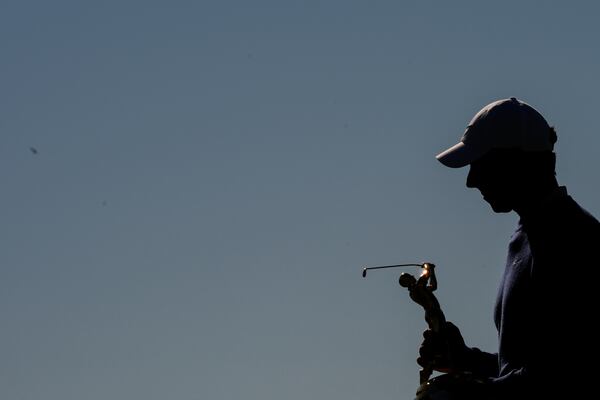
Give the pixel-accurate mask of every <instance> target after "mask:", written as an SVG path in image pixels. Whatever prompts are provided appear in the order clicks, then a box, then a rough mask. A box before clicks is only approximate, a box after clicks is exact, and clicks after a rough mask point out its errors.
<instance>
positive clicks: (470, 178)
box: [467, 167, 478, 188]
mask: <svg viewBox="0 0 600 400" xmlns="http://www.w3.org/2000/svg"><path fill="white" fill-rule="evenodd" d="M477 183H478V179H477V174H476V173H475V172H474V171H473V167H469V174H468V175H467V187H468V188H476V187H477Z"/></svg>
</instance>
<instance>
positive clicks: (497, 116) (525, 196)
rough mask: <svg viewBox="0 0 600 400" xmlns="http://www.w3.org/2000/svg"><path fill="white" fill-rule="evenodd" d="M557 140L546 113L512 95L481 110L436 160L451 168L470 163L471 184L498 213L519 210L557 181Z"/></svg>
mask: <svg viewBox="0 0 600 400" xmlns="http://www.w3.org/2000/svg"><path fill="white" fill-rule="evenodd" d="M555 142H556V132H555V131H554V128H551V127H550V126H549V125H548V123H547V122H546V120H545V119H544V117H542V115H541V114H540V113H539V112H537V111H536V110H535V109H534V108H533V107H531V106H529V105H528V104H526V103H524V102H521V101H519V100H517V99H515V98H511V99H505V100H499V101H496V102H493V103H491V104H489V105H487V106H486V107H484V108H483V109H482V110H481V111H479V112H478V113H477V114H476V115H475V117H474V118H473V119H472V120H471V122H470V123H469V126H468V127H467V129H466V131H465V133H464V135H463V137H462V139H461V141H460V142H459V143H458V144H456V145H455V146H452V147H451V148H449V149H448V150H446V151H444V152H442V153H440V154H438V155H437V159H438V160H439V161H440V162H441V163H442V164H444V165H446V166H449V167H452V168H459V167H463V166H466V165H469V164H470V170H469V175H468V177H467V187H470V188H477V189H479V190H480V191H481V194H482V195H483V198H484V199H485V200H486V201H487V202H488V203H490V205H491V206H492V209H493V210H494V211H496V212H509V211H511V210H517V211H519V208H521V209H523V208H526V207H527V206H528V205H529V203H531V202H532V201H534V200H535V198H536V197H540V196H541V195H543V194H545V192H546V191H547V190H549V188H552V187H555V186H556V185H557V184H556V179H555V172H554V168H555V161H556V159H555V154H554V153H553V149H554V143H555Z"/></svg>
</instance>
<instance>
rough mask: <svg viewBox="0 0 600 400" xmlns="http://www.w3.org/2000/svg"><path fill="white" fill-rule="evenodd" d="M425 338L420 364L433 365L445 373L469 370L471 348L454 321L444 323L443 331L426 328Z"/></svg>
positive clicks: (420, 350) (420, 353) (435, 368)
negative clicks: (468, 358)
mask: <svg viewBox="0 0 600 400" xmlns="http://www.w3.org/2000/svg"><path fill="white" fill-rule="evenodd" d="M423 338H424V340H423V343H422V344H421V347H420V348H419V358H417V363H418V364H419V365H420V366H422V367H428V366H432V367H433V369H434V370H436V371H439V372H445V373H448V372H462V371H466V370H468V367H467V365H468V362H467V356H468V353H469V350H470V349H469V348H468V347H467V346H466V345H465V341H464V339H463V337H462V335H461V334H460V330H459V329H458V328H457V327H456V326H455V325H454V324H453V323H452V322H446V323H445V324H444V325H442V330H441V332H437V333H436V332H433V331H432V330H431V329H428V330H426V331H425V332H423Z"/></svg>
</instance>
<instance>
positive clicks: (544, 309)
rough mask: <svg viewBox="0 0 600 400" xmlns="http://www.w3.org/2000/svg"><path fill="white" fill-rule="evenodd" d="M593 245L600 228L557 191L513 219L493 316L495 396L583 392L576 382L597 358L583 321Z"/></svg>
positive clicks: (589, 313)
mask: <svg viewBox="0 0 600 400" xmlns="http://www.w3.org/2000/svg"><path fill="white" fill-rule="evenodd" d="M599 248H600V223H599V222H598V221H597V220H596V219H595V218H594V217H593V216H592V215H591V214H589V213H588V212H587V211H585V210H584V209H583V208H581V207H580V206H579V205H578V204H577V203H576V202H575V201H574V200H573V199H572V198H571V197H570V196H569V195H568V194H567V191H566V188H564V187H560V188H557V190H556V191H554V192H553V193H552V194H551V195H550V196H548V197H547V198H545V199H544V200H543V201H542V202H540V203H539V205H538V207H536V208H535V210H531V212H529V213H528V214H527V215H526V216H523V217H522V218H521V219H520V221H519V224H518V226H517V229H516V231H515V233H514V234H513V235H512V237H511V240H510V243H509V246H508V256H507V261H506V267H505V271H504V276H503V278H502V281H501V284H500V287H499V290H498V296H497V300H496V306H495V313H494V319H495V323H496V327H497V330H498V341H499V347H498V354H497V361H498V369H497V376H495V377H492V378H493V380H492V383H493V386H494V387H495V391H496V395H498V396H499V397H498V398H511V399H516V398H531V397H535V398H537V397H539V396H541V395H542V394H543V395H544V396H552V397H551V398H558V397H555V396H556V395H557V394H558V393H565V394H566V393H570V395H569V398H577V396H574V394H575V393H578V392H577V390H581V391H582V392H581V393H583V392H584V390H583V388H582V387H581V385H580V384H578V383H577V382H576V381H577V380H578V378H580V377H581V376H582V369H583V368H584V367H583V365H582V363H583V362H584V361H585V360H586V359H587V357H589V356H590V352H595V356H594V358H592V359H593V360H594V361H596V360H597V359H598V358H597V354H598V349H597V347H598V346H597V344H592V341H594V340H596V338H595V336H596V335H595V330H594V329H593V328H591V324H590V321H591V319H592V318H594V317H595V316H596V315H598V295H597V294H596V293H595V291H594V289H593V288H594V286H595V283H596V281H595V280H593V277H596V276H597V272H596V271H598V270H599V269H600V258H599V257H598V254H597V250H598V249H599ZM591 347H593V350H591ZM539 398H544V397H539Z"/></svg>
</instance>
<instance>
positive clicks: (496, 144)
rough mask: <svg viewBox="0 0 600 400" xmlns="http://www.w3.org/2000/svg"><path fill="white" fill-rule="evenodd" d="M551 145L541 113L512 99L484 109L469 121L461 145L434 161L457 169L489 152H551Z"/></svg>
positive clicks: (550, 135)
mask: <svg viewBox="0 0 600 400" xmlns="http://www.w3.org/2000/svg"><path fill="white" fill-rule="evenodd" d="M554 142H556V137H555V136H554V135H553V134H552V133H551V129H550V126H549V125H548V122H546V120H545V119H544V117H543V116H542V114H540V113H539V112H538V111H537V110H536V109H535V108H533V107H532V106H530V105H529V104H527V103H525V102H523V101H521V100H517V99H516V98H515V97H511V98H510V99H503V100H497V101H494V102H493V103H490V104H488V105H487V106H485V107H483V108H482V109H481V110H480V111H479V112H478V113H477V114H475V116H474V117H473V119H472V120H471V122H469V125H468V126H467V129H466V130H465V133H464V134H463V136H462V138H461V139H460V142H458V143H457V144H455V145H454V146H452V147H450V148H449V149H447V150H445V151H443V152H441V153H440V154H438V155H437V156H436V158H437V159H438V160H439V161H440V162H441V163H442V164H444V165H445V166H447V167H450V168H460V167H464V166H465V165H468V164H470V163H472V162H473V161H475V160H477V159H478V158H480V157H482V156H483V155H485V154H486V153H487V152H488V151H489V150H491V149H497V148H500V149H503V148H504V149H508V148H516V149H521V150H524V151H552V150H553V149H554Z"/></svg>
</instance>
